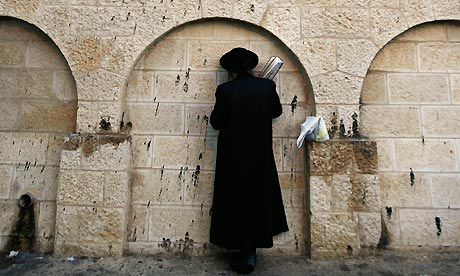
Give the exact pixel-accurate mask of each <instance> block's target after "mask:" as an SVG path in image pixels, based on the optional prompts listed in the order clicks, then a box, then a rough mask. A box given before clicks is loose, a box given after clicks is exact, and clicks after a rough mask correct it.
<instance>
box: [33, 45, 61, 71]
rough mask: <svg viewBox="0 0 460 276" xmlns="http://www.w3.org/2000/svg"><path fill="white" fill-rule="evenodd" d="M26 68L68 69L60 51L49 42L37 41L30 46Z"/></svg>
mask: <svg viewBox="0 0 460 276" xmlns="http://www.w3.org/2000/svg"><path fill="white" fill-rule="evenodd" d="M26 66H27V67H29V68H61V69H66V68H68V66H67V62H66V61H65V59H64V57H63V56H62V54H61V52H60V51H59V49H58V48H56V46H54V45H53V44H52V42H51V41H48V40H41V41H35V42H34V43H31V44H29V46H28V48H27V57H26Z"/></svg>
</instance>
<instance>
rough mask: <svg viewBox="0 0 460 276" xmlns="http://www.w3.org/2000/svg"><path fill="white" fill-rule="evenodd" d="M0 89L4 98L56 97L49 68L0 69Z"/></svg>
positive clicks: (50, 98) (51, 98)
mask: <svg viewBox="0 0 460 276" xmlns="http://www.w3.org/2000/svg"><path fill="white" fill-rule="evenodd" d="M0 91H1V93H2V95H3V97H5V98H27V99H37V98H39V99H49V100H53V99H56V95H55V94H54V92H53V72H52V71H49V70H43V71H40V70H27V71H26V70H18V69H16V70H0Z"/></svg>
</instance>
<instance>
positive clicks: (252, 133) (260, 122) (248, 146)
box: [210, 73, 289, 249]
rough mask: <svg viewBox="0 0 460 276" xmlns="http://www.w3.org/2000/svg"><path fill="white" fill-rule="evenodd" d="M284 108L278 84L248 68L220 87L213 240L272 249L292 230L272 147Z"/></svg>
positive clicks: (227, 245)
mask: <svg viewBox="0 0 460 276" xmlns="http://www.w3.org/2000/svg"><path fill="white" fill-rule="evenodd" d="M281 113H282V107H281V103H280V100H279V97H278V94H277V93H276V86H275V83H274V82H273V81H271V80H268V79H263V78H256V77H254V76H252V75H251V74H249V73H242V74H239V76H238V77H237V78H236V79H235V80H232V81H229V82H226V83H224V84H221V85H219V86H218V87H217V91H216V103H215V106H214V110H213V111H212V113H211V125H212V127H213V128H215V129H218V130H219V138H218V145H217V160H216V175H215V181H214V196H213V205H212V215H211V233H210V241H211V243H213V244H215V245H218V246H220V247H223V248H227V249H245V248H270V247H272V246H273V236H274V235H277V234H279V233H281V232H285V231H288V230H289V229H288V225H287V222H286V215H285V211H284V206H283V200H282V197H281V190H280V185H279V180H278V174H277V170H276V164H275V159H274V156H273V146H272V119H274V118H276V117H278V116H280V115H281Z"/></svg>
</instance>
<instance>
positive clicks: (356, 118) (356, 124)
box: [351, 113, 361, 138]
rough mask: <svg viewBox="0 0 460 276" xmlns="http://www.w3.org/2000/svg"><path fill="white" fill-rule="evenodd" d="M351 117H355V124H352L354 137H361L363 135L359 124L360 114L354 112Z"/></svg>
mask: <svg viewBox="0 0 460 276" xmlns="http://www.w3.org/2000/svg"><path fill="white" fill-rule="evenodd" d="M351 118H352V119H353V124H352V128H351V129H352V137H353V138H360V137H361V135H360V134H359V125H358V114H356V113H353V115H351Z"/></svg>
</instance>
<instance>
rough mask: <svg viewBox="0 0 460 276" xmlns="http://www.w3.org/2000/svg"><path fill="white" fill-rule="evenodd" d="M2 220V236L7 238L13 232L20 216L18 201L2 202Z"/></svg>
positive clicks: (0, 225)
mask: <svg viewBox="0 0 460 276" xmlns="http://www.w3.org/2000/svg"><path fill="white" fill-rule="evenodd" d="M0 210H1V211H2V219H1V220H0V235H2V236H6V235H9V234H10V233H11V230H13V227H14V223H15V222H16V220H17V218H18V214H19V207H18V202H17V201H16V200H2V201H1V202H0Z"/></svg>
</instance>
